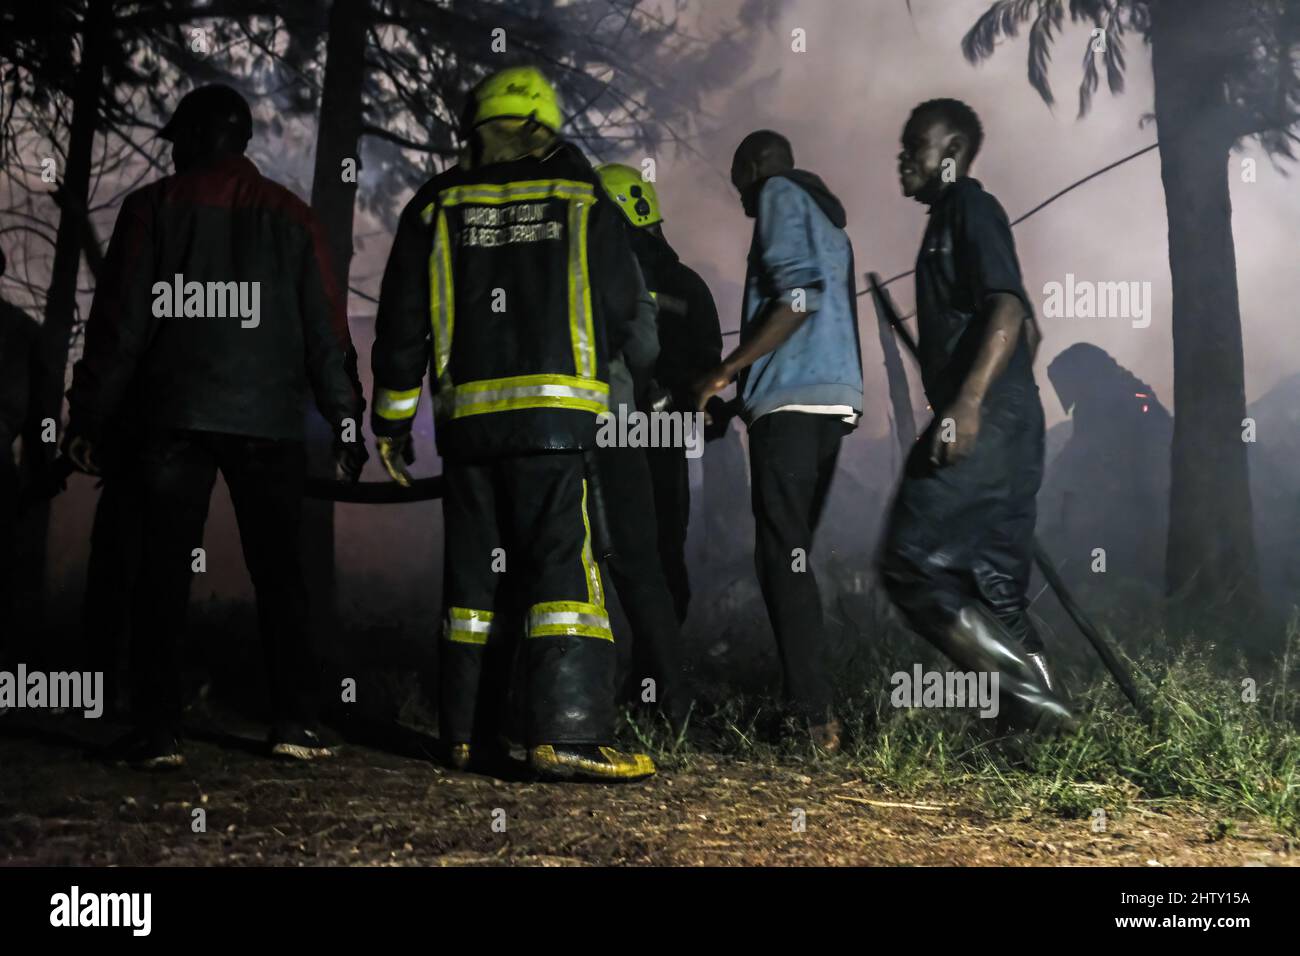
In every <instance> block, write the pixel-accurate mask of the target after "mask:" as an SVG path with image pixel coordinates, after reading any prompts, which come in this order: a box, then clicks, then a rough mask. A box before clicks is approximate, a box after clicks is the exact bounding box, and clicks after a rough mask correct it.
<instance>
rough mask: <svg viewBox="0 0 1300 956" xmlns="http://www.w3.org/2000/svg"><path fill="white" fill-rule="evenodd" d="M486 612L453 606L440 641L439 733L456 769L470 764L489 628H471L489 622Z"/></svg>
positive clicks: (448, 756)
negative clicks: (477, 629) (484, 618)
mask: <svg viewBox="0 0 1300 956" xmlns="http://www.w3.org/2000/svg"><path fill="white" fill-rule="evenodd" d="M487 613H488V612H484V611H467V610H465V609H464V608H456V607H453V608H452V609H451V614H450V616H449V618H448V621H447V627H446V630H445V631H444V633H443V640H442V641H440V642H439V645H440V646H439V654H438V658H439V667H438V670H439V672H440V684H441V692H440V693H439V694H438V732H439V736H440V737H441V738H442V740H443V742H444V743H445V744H446V746H447V759H448V763H450V764H451V766H452V767H454V768H455V769H457V770H465V769H466V768H467V767H469V763H470V756H471V744H472V743H473V741H475V739H476V735H475V724H476V719H475V718H476V717H477V714H478V708H479V685H480V683H481V682H482V676H483V660H484V657H485V655H486V650H487V630H486V629H483V630H481V631H476V630H471V628H474V627H480V626H481V625H480V624H479V623H477V622H480V621H482V623H483V624H488V623H490V621H491V617H490V616H488V617H487V619H486V620H485V621H484V620H483V617H484V615H485V614H487Z"/></svg>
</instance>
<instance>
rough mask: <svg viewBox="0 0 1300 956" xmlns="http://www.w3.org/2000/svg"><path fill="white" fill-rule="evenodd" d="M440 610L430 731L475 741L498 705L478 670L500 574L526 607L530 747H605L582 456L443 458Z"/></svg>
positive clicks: (599, 587)
mask: <svg viewBox="0 0 1300 956" xmlns="http://www.w3.org/2000/svg"><path fill="white" fill-rule="evenodd" d="M443 476H444V480H445V486H444V495H443V517H444V525H445V529H444V535H445V549H446V550H445V556H446V559H445V563H444V568H445V570H444V574H445V582H444V588H443V595H444V597H443V601H444V604H445V607H446V610H445V612H444V617H443V622H442V636H441V639H440V641H439V647H440V652H439V661H440V670H441V693H440V694H439V717H440V734H441V736H442V738H443V740H444V741H446V742H449V743H470V742H474V741H476V740H478V739H479V738H480V736H481V734H482V733H483V732H484V730H485V729H486V728H487V727H489V726H491V724H492V723H493V722H492V721H491V720H490V718H489V717H488V714H490V712H491V711H492V710H493V709H494V708H497V707H498V706H499V701H497V700H494V699H491V698H492V696H493V695H492V694H491V692H490V690H489V689H488V688H487V686H486V683H487V677H488V673H489V670H488V668H486V667H485V666H484V664H485V659H486V655H487V653H488V652H489V650H490V648H491V646H492V645H493V644H494V643H495V642H498V641H502V640H506V641H508V639H509V635H505V634H501V633H499V624H498V621H497V615H496V612H497V608H498V603H499V601H500V600H501V598H502V596H503V588H502V584H503V582H504V581H505V578H506V575H507V574H509V575H511V576H512V578H513V582H514V584H513V587H514V588H515V589H517V590H518V591H519V592H520V593H521V597H522V601H521V603H522V605H523V606H524V607H525V608H526V609H527V613H526V624H525V640H524V653H523V663H524V667H525V670H526V673H527V682H526V686H527V692H526V693H527V698H528V703H527V708H526V712H527V728H526V733H527V736H528V741H527V742H528V744H529V746H535V745H538V744H555V743H583V744H608V743H610V742H612V740H613V735H614V720H615V710H614V669H615V665H616V659H615V655H614V638H613V634H612V633H611V631H610V628H609V616H608V614H607V613H606V611H605V595H604V584H603V583H602V581H601V576H600V569H599V566H598V564H597V562H596V559H595V557H594V555H593V550H592V543H591V522H590V520H589V516H588V511H587V504H588V502H587V482H586V478H585V467H584V462H583V457H582V455H581V454H578V453H571V452H551V453H544V454H534V455H519V456H509V457H502V458H495V459H491V460H486V461H480V462H465V461H452V460H445V461H444V468H443Z"/></svg>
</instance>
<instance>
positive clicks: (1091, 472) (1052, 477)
mask: <svg viewBox="0 0 1300 956" xmlns="http://www.w3.org/2000/svg"><path fill="white" fill-rule="evenodd" d="M1047 378H1048V380H1049V381H1050V382H1051V383H1052V387H1053V388H1054V389H1055V390H1056V394H1057V397H1058V398H1059V399H1060V401H1061V406H1062V407H1063V408H1064V409H1065V411H1066V414H1068V415H1069V416H1070V422H1071V426H1070V437H1069V440H1068V441H1067V442H1066V443H1065V447H1064V448H1062V449H1061V451H1060V453H1059V454H1058V455H1057V456H1056V457H1055V458H1054V459H1053V460H1052V461H1051V462H1049V463H1048V471H1047V477H1046V479H1045V480H1044V482H1043V489H1042V491H1041V492H1040V493H1039V495H1038V499H1039V502H1040V506H1041V507H1040V511H1042V520H1041V521H1040V524H1041V525H1042V526H1043V529H1044V531H1046V532H1048V533H1051V534H1056V535H1061V536H1062V537H1063V538H1064V539H1065V540H1064V543H1065V545H1066V547H1067V549H1068V550H1067V552H1066V553H1067V554H1074V555H1077V558H1076V560H1077V561H1078V562H1079V563H1080V564H1082V563H1083V562H1085V561H1093V560H1094V558H1093V554H1092V552H1093V550H1094V549H1095V548H1102V549H1104V552H1105V557H1106V561H1107V565H1106V572H1107V573H1108V574H1118V575H1121V576H1125V577H1133V578H1141V579H1145V580H1148V581H1150V582H1152V583H1153V584H1156V583H1159V582H1163V580H1164V578H1163V571H1162V568H1163V566H1164V548H1165V533H1166V530H1167V528H1166V522H1167V517H1168V500H1169V446H1170V442H1171V441H1172V439H1173V418H1172V416H1170V414H1169V412H1168V411H1167V410H1166V409H1165V407H1164V405H1162V404H1161V402H1160V399H1159V398H1158V397H1157V395H1156V393H1155V389H1153V388H1152V387H1151V386H1150V385H1148V384H1147V383H1146V382H1144V381H1142V380H1141V379H1140V378H1138V377H1137V376H1136V375H1134V374H1133V373H1132V372H1130V371H1129V370H1128V369H1126V368H1124V367H1123V366H1122V365H1120V364H1119V363H1118V362H1116V361H1115V359H1113V358H1112V357H1111V356H1110V355H1108V354H1107V353H1106V352H1105V350H1103V349H1100V348H1098V347H1097V346H1095V345H1092V344H1090V343H1087V342H1077V343H1075V344H1074V345H1071V346H1070V347H1069V348H1067V349H1065V350H1064V351H1063V352H1061V354H1059V355H1058V356H1056V358H1054V359H1052V361H1051V363H1050V364H1049V365H1048V366H1047Z"/></svg>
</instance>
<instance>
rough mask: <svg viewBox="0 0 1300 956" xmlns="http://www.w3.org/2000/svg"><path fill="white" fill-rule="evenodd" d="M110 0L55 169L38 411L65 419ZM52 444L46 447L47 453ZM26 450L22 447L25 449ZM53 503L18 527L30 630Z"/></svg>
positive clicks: (87, 40) (90, 39)
mask: <svg viewBox="0 0 1300 956" xmlns="http://www.w3.org/2000/svg"><path fill="white" fill-rule="evenodd" d="M112 19H113V11H112V5H111V4H110V3H107V2H103V3H92V4H89V5H88V7H87V13H86V19H85V21H84V23H83V27H82V34H81V62H80V64H79V65H78V67H77V78H76V82H75V85H74V87H73V99H72V123H71V126H70V128H69V131H68V149H67V165H66V166H65V167H64V168H63V169H62V170H60V171H59V172H60V176H59V184H58V189H59V192H60V200H59V207H60V213H59V228H58V232H57V234H56V236H55V240H54V262H53V265H52V266H51V270H50V287H49V292H48V294H47V297H46V302H45V321H44V323H43V324H42V326H41V345H40V349H41V381H40V385H39V392H38V411H39V414H40V417H41V419H42V420H44V419H47V418H49V419H53V420H54V421H55V422H61V421H62V420H63V392H64V387H65V385H64V383H65V379H66V376H67V369H68V350H69V348H70V347H71V344H72V330H73V326H74V325H75V324H76V315H77V278H78V276H79V275H80V272H81V253H82V245H83V238H84V230H85V229H86V228H87V222H86V209H87V208H88V206H89V201H88V200H89V196H90V167H91V161H92V153H93V148H94V144H95V132H96V130H97V129H98V126H99V102H100V98H101V97H102V95H103V91H104V59H105V55H106V53H107V44H109V43H112V42H113V34H112ZM52 452H53V449H44V453H45V455H46V456H47V457H48V456H50V455H52ZM24 454H26V451H25V452H24ZM49 522H50V508H49V505H48V504H42V505H40V506H38V507H33V508H32V509H31V510H30V511H29V513H28V514H27V515H26V516H25V517H24V518H23V525H22V527H21V528H20V530H19V537H20V542H21V544H20V555H19V557H20V561H19V568H20V569H21V570H20V572H19V573H20V574H21V575H22V580H21V581H20V582H19V586H18V588H17V593H18V594H20V595H25V596H26V597H24V598H23V599H22V600H23V601H24V606H23V607H22V608H21V609H20V611H19V615H20V622H21V624H20V627H22V628H23V629H30V630H31V631H32V632H34V631H35V630H36V628H38V627H39V626H40V622H41V619H42V613H41V606H42V602H43V599H44V597H45V583H46V582H45V558H46V550H47V546H48V540H47V539H48V536H49Z"/></svg>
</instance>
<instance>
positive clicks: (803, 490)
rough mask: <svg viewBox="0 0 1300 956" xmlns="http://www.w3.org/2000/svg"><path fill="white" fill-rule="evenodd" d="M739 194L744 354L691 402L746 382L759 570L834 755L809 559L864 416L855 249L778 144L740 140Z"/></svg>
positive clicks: (832, 204) (833, 723) (796, 682)
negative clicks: (747, 236)
mask: <svg viewBox="0 0 1300 956" xmlns="http://www.w3.org/2000/svg"><path fill="white" fill-rule="evenodd" d="M731 182H732V184H733V185H735V187H736V189H737V190H739V192H740V198H741V202H742V204H743V205H744V208H745V214H746V215H747V216H749V217H750V218H752V219H754V236H753V240H752V242H751V244H750V249H749V267H748V272H747V275H746V277H745V307H744V316H743V318H742V321H741V332H740V345H739V346H737V348H736V349H735V351H733V352H732V353H731V354H730V355H728V356H727V357H726V358H725V359H724V360H723V362H722V364H721V365H719V366H718V367H717V368H716V369H714V370H713V371H712V372H710V373H708V374H707V375H705V376H704V377H702V378H701V379H700V381H699V382H698V383H697V384H696V388H695V391H696V398H697V402H698V407H699V408H701V409H703V408H704V405H705V403H706V402H707V401H708V400H709V398H711V397H712V396H714V395H716V394H717V393H718V392H720V391H722V390H723V389H725V388H726V387H727V386H728V385H729V384H730V383H731V381H732V379H738V389H739V397H740V405H741V416H742V417H743V418H744V420H745V424H746V425H748V427H749V456H750V476H751V477H750V481H751V494H752V504H753V510H754V520H755V523H756V528H755V542H756V543H755V555H754V558H755V564H756V566H757V569H758V580H759V585H760V587H761V588H762V591H763V600H764V602H765V603H766V604H767V612H768V617H769V618H770V620H771V622H772V630H773V631H775V632H776V640H777V647H778V649H779V652H780V655H781V666H782V669H783V671H784V674H785V690H786V695H787V696H788V697H789V699H790V702H791V704H792V706H793V709H794V712H795V714H796V715H797V716H799V717H800V718H802V719H805V720H807V721H808V724H809V728H810V731H811V734H812V738H813V741H814V742H815V743H816V744H817V745H818V746H819V747H821V748H822V749H823V750H825V751H827V752H830V753H834V752H835V751H837V750H839V747H840V724H839V721H837V720H836V719H835V717H834V715H833V713H832V712H831V693H832V686H831V678H830V668H829V663H828V661H827V655H826V635H825V630H824V627H823V624H822V606H821V595H820V593H819V592H818V590H817V579H816V578H815V577H814V575H813V571H812V566H811V563H810V555H811V552H812V539H813V533H814V532H815V530H816V528H817V523H818V520H819V519H820V517H821V511H822V506H823V505H824V504H825V501H826V495H827V492H828V491H829V490H830V484H831V477H832V476H833V475H834V473H835V463H836V460H837V459H838V457H839V451H840V442H841V441H842V440H843V438H844V436H845V435H846V434H848V433H849V432H850V431H851V430H852V429H853V428H854V427H855V426H856V424H857V420H858V417H859V416H860V415H861V414H862V357H861V353H860V350H859V346H858V320H857V305H856V303H857V297H856V290H855V284H854V276H853V246H852V244H851V243H850V242H849V237H848V236H847V235H846V234H845V232H844V224H845V215H844V207H843V206H842V205H841V204H840V201H839V200H838V199H836V198H835V196H834V195H832V194H831V192H830V190H829V189H827V188H826V185H825V184H824V183H823V182H822V181H821V179H819V178H818V177H817V176H814V175H813V174H812V173H809V172H805V171H804V170H800V169H796V168H795V165H794V152H793V150H792V149H791V148H790V143H789V141H788V140H787V139H786V138H785V137H784V136H781V135H780V134H778V133H774V132H772V131H770V130H759V131H758V132H755V133H751V134H750V135H748V136H746V137H745V139H744V140H743V141H742V142H741V144H740V146H739V147H737V149H736V155H735V158H734V159H733V160H732V164H731Z"/></svg>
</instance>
